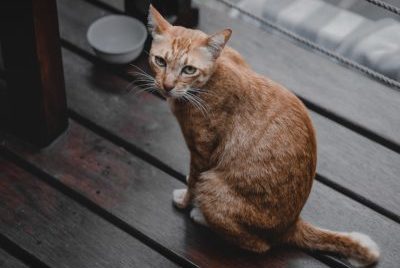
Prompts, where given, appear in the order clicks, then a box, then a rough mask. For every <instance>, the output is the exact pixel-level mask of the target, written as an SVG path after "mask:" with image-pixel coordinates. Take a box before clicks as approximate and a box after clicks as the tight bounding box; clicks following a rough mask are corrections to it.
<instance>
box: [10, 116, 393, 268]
mask: <svg viewBox="0 0 400 268" xmlns="http://www.w3.org/2000/svg"><path fill="white" fill-rule="evenodd" d="M138 131H140V129H138ZM149 142H150V140H149ZM7 146H8V148H10V149H11V150H13V151H14V152H16V153H17V154H18V155H20V156H22V157H23V158H25V159H27V160H28V161H29V162H30V163H32V164H34V165H35V166H37V167H41V168H43V169H44V170H45V171H46V172H48V173H50V174H51V175H53V176H54V177H55V178H57V179H58V180H59V181H61V182H62V183H64V184H65V185H67V186H69V187H71V188H72V189H74V190H76V191H78V192H79V193H81V194H83V195H84V196H85V197H87V198H89V199H91V200H93V201H94V202H95V203H97V204H98V205H99V206H101V207H103V208H104V209H106V210H107V211H109V212H110V213H112V214H114V215H116V216H117V217H119V218H120V219H122V220H123V221H125V222H127V223H129V224H130V225H131V226H134V227H135V228H137V229H138V230H139V231H140V232H142V233H144V234H145V235H147V236H149V237H151V238H152V239H154V240H155V241H157V242H159V243H161V244H162V245H164V246H166V247H168V248H169V249H171V250H173V251H174V252H176V253H178V254H180V255H181V256H185V257H187V258H188V259H189V260H191V261H193V262H195V263H196V264H198V265H199V266H201V267H232V266H235V267H269V266H274V265H276V266H278V265H282V266H285V265H289V263H290V265H293V266H295V267H296V266H299V267H302V266H306V267H313V266H317V267H318V266H320V265H321V264H320V263H318V262H316V261H315V260H313V259H310V258H307V257H305V256H304V255H302V254H300V253H299V252H298V251H294V250H289V249H285V248H284V249H281V250H278V251H274V252H272V254H270V255H265V256H257V255H252V254H247V253H244V252H241V251H239V250H236V249H234V248H232V247H231V246H229V245H227V244H226V243H224V242H223V241H220V240H219V239H218V238H217V237H215V236H214V235H212V233H211V232H209V231H208V230H207V229H205V228H203V227H200V226H197V225H195V224H194V223H192V222H191V220H190V219H189V217H188V215H187V214H188V213H187V212H184V213H182V212H180V211H178V210H176V209H175V208H174V207H173V205H172V202H171V192H172V190H173V189H176V188H182V187H184V185H183V183H181V182H179V181H178V180H175V179H173V178H171V177H170V176H168V175H167V174H165V173H163V172H161V171H159V170H158V169H156V168H154V167H153V166H150V165H149V164H147V163H146V162H143V161H141V160H139V159H138V158H137V157H134V156H133V155H131V154H129V153H127V152H126V151H125V150H124V149H122V148H120V147H117V146H115V145H112V144H110V143H109V142H108V141H106V140H104V139H102V138H100V137H98V136H97V135H94V134H93V133H91V132H90V131H88V130H85V129H83V128H82V127H80V126H79V125H77V124H75V123H71V126H70V129H69V133H68V135H67V136H66V137H64V138H63V139H61V140H59V142H58V143H57V144H54V145H53V146H52V147H50V148H48V149H46V150H43V151H42V152H41V153H40V154H37V153H32V151H30V150H29V149H27V148H24V147H22V146H20V145H18V144H13V143H11V142H9V143H7ZM178 153H179V152H178ZM303 216H304V218H306V219H307V220H309V221H311V222H313V223H315V224H318V225H320V226H321V227H324V228H332V229H336V230H342V231H352V230H357V231H362V232H365V233H367V234H370V235H371V236H372V237H373V238H374V239H375V240H376V241H377V243H378V244H379V245H380V247H381V249H382V255H383V256H382V261H381V262H380V265H379V266H378V267H395V266H396V265H397V263H398V262H399V261H400V248H399V247H397V246H396V245H397V244H398V241H400V226H399V225H398V224H396V223H395V222H393V221H391V220H388V219H387V218H385V217H383V216H381V215H379V214H377V213H376V212H374V211H372V210H370V209H368V208H366V207H364V206H362V205H360V204H359V203H357V202H354V201H353V200H351V199H349V198H347V197H345V196H343V195H341V194H339V193H338V192H335V191H333V190H332V189H330V188H328V187H326V186H323V185H321V184H320V183H318V182H316V183H315V184H314V188H313V191H312V194H311V197H310V200H309V201H308V202H307V205H306V207H305V209H304V211H303ZM222 249H223V250H222ZM308 262H309V263H308ZM272 264H274V265H272Z"/></svg>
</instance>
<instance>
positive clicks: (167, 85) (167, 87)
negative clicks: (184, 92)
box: [163, 83, 175, 92]
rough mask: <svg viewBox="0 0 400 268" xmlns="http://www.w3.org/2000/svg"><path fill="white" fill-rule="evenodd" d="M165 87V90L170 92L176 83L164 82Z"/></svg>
mask: <svg viewBox="0 0 400 268" xmlns="http://www.w3.org/2000/svg"><path fill="white" fill-rule="evenodd" d="M163 87H164V90H165V91H167V92H169V91H171V90H172V89H173V88H174V87H175V85H172V84H167V83H164V84H163Z"/></svg>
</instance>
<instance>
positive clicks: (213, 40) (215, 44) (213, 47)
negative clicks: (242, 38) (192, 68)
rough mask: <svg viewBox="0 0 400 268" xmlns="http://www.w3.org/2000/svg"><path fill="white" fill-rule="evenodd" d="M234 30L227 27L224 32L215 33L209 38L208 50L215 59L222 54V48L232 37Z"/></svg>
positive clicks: (207, 42)
mask: <svg viewBox="0 0 400 268" xmlns="http://www.w3.org/2000/svg"><path fill="white" fill-rule="evenodd" d="M231 34H232V30H231V29H225V30H223V31H222V32H219V33H216V34H213V35H211V36H209V37H208V38H207V41H206V45H207V49H208V51H209V52H210V53H211V55H212V57H213V58H214V59H216V58H218V57H219V55H220V54H221V51H222V49H223V48H224V47H225V44H226V43H227V42H228V40H229V38H230V37H231Z"/></svg>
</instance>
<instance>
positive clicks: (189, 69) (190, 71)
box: [182, 65, 197, 74]
mask: <svg viewBox="0 0 400 268" xmlns="http://www.w3.org/2000/svg"><path fill="white" fill-rule="evenodd" d="M196 71H197V69H196V67H193V66H191V65H186V66H185V67H183V69H182V73H184V74H194V73H195V72H196Z"/></svg>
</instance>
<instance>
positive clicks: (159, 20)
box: [148, 4, 172, 39]
mask: <svg viewBox="0 0 400 268" xmlns="http://www.w3.org/2000/svg"><path fill="white" fill-rule="evenodd" d="M170 27H172V25H171V24H170V23H169V22H168V21H167V20H166V19H164V18H163V16H162V15H161V14H160V12H158V11H157V9H155V8H154V7H153V5H152V4H150V8H149V16H148V28H149V31H150V33H151V35H152V36H153V38H154V39H155V38H157V37H159V36H161V35H162V34H163V33H165V32H166V31H168V29H169V28H170Z"/></svg>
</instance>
